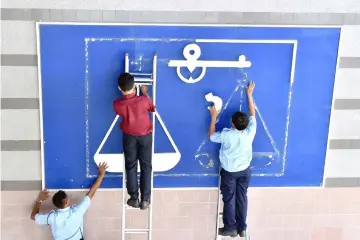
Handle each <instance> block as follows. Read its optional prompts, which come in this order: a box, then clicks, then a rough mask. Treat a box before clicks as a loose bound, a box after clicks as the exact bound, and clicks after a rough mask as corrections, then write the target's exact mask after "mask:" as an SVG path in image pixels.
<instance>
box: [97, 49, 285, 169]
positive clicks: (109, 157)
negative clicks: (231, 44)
mask: <svg viewBox="0 0 360 240" xmlns="http://www.w3.org/2000/svg"><path fill="white" fill-rule="evenodd" d="M183 55H184V58H185V59H186V60H171V61H169V64H168V66H169V67H176V72H177V75H178V77H179V78H180V80H182V81H183V82H185V83H197V82H199V81H200V80H202V79H203V77H204V76H205V74H206V69H207V68H240V69H243V68H250V67H251V62H250V61H247V60H246V57H245V56H244V55H240V56H239V58H238V61H216V60H215V61H211V60H199V57H200V55H201V49H200V47H199V46H198V45H196V44H189V45H187V46H186V47H185V48H184V50H183ZM127 61H128V59H127ZM154 61H156V58H154ZM127 64H128V63H127ZM155 66H156V63H155ZM181 67H186V68H188V70H189V71H190V73H192V72H193V71H194V70H195V69H196V68H198V67H200V68H201V69H202V71H201V74H200V75H199V76H198V77H196V78H195V79H193V78H192V77H189V78H188V79H187V78H185V77H184V76H182V74H181V72H180V69H181ZM246 78H247V77H245V79H244V80H243V81H239V82H238V84H237V85H236V87H235V89H234V90H233V92H232V94H231V96H230V97H229V98H228V100H227V102H226V103H225V104H224V106H223V103H222V99H221V98H220V97H218V96H214V95H213V94H212V93H209V94H207V95H206V96H205V99H206V100H207V101H208V102H213V103H214V105H215V107H216V108H217V109H218V110H220V109H221V111H220V113H219V115H218V119H219V118H220V117H221V114H222V113H223V112H224V111H225V110H226V108H227V106H228V105H229V103H230V102H231V100H232V98H233V96H234V95H235V94H236V93H237V92H238V90H239V89H241V91H240V93H241V97H242V95H243V89H244V87H245V83H246V80H247V79H246ZM255 105H256V104H255ZM241 107H242V104H241V103H240V110H241ZM256 110H257V113H258V116H259V118H260V120H261V123H262V124H263V126H264V129H265V132H266V134H267V135H268V137H269V139H270V142H271V144H272V146H273V148H274V152H255V153H254V156H256V155H258V156H266V157H267V158H269V159H274V158H275V157H277V156H278V155H279V151H278V150H277V147H276V145H275V142H274V140H273V138H272V136H271V134H270V132H269V131H268V128H267V126H266V124H265V122H264V119H263V117H262V115H261V113H260V111H259V109H258V108H257V107H256ZM154 118H155V119H154V121H156V119H157V120H158V121H159V123H160V126H161V127H162V129H163V130H164V132H165V134H166V135H167V138H168V139H169V141H170V143H171V145H172V147H173V149H174V151H175V152H163V153H154V156H153V160H152V161H153V171H154V172H164V171H168V170H170V169H172V168H173V167H175V166H176V164H177V163H178V162H179V161H180V158H181V153H180V151H179V149H178V148H177V146H176V144H175V142H174V140H173V138H172V137H171V135H170V133H169V131H168V129H167V128H166V126H165V124H164V121H163V120H162V118H161V116H160V114H159V112H155V114H154ZM118 121H119V116H116V117H115V118H114V120H113V122H112V124H111V126H110V127H109V129H108V131H107V132H106V134H105V136H104V138H103V140H102V141H101V143H100V145H99V147H98V149H97V151H96V153H95V155H94V160H95V163H96V164H97V165H98V164H99V163H101V162H107V164H108V169H107V171H108V172H123V160H124V154H123V153H101V150H102V148H103V146H104V144H105V143H106V141H107V139H108V138H109V136H110V133H111V132H112V130H113V129H114V127H115V125H116V124H117V122H118ZM153 131H154V132H155V129H154V130H153ZM207 141H208V137H207V136H206V137H205V138H204V140H203V141H202V142H201V144H200V146H199V147H198V149H197V151H196V153H195V159H197V160H198V161H199V164H200V165H201V166H203V167H205V168H210V167H213V166H214V160H213V159H212V157H211V156H210V155H209V154H208V153H206V152H203V151H202V149H203V146H204V145H205V144H206V142H207ZM205 159H206V160H205ZM139 170H140V169H138V171H139Z"/></svg>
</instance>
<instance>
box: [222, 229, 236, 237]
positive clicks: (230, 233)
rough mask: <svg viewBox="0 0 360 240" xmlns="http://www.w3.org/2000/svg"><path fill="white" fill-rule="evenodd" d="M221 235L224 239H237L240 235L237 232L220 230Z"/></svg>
mask: <svg viewBox="0 0 360 240" xmlns="http://www.w3.org/2000/svg"><path fill="white" fill-rule="evenodd" d="M219 235H220V236H224V237H237V235H238V233H237V231H236V230H232V231H228V230H225V228H223V227H222V228H219Z"/></svg>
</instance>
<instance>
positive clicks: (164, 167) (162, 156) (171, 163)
mask: <svg viewBox="0 0 360 240" xmlns="http://www.w3.org/2000/svg"><path fill="white" fill-rule="evenodd" d="M154 117H155V118H157V119H158V120H159V123H160V125H161V127H162V129H163V130H164V132H165V134H166V135H167V137H168V139H169V141H170V143H171V145H172V147H173V149H174V150H175V152H164V153H154V155H153V159H152V167H153V171H154V172H164V171H168V170H170V169H172V168H173V167H175V166H176V164H177V163H178V162H179V161H180V158H181V154H180V152H179V149H178V148H177V146H176V144H175V142H174V140H173V139H172V137H171V135H170V133H169V131H168V129H167V128H166V126H165V124H164V122H163V120H162V119H161V116H160V115H159V113H158V112H155V113H154ZM118 120H119V116H118V115H117V116H116V117H115V118H114V120H113V122H112V124H111V126H110V127H109V129H108V131H107V132H106V134H105V137H104V138H103V140H102V141H101V143H100V145H99V147H98V149H97V151H96V153H95V155H94V161H95V163H96V164H97V165H99V163H101V162H106V163H107V165H108V169H107V172H114V173H119V172H123V171H124V154H123V153H100V152H101V149H102V148H103V146H104V145H105V143H106V141H107V139H108V138H109V136H110V133H111V131H112V130H113V128H114V127H115V125H116V123H117V122H118ZM153 121H154V122H155V121H156V119H153ZM153 126H154V129H153V133H154V134H155V124H154V123H153ZM153 139H154V138H153ZM154 145H155V143H154ZM138 171H140V169H139V168H138Z"/></svg>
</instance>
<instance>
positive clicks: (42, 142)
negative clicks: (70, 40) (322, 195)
mask: <svg viewBox="0 0 360 240" xmlns="http://www.w3.org/2000/svg"><path fill="white" fill-rule="evenodd" d="M40 25H74V26H77V25H79V26H189V27H249V28H262V27H263V28H339V29H340V40H341V33H342V31H341V30H342V27H343V26H342V25H251V24H173V23H169V24H165V23H163V24H155V23H96V22H94V23H83V22H36V46H37V49H36V53H37V58H38V82H39V110H40V131H41V132H40V139H41V150H40V154H41V178H42V188H45V155H44V128H43V107H42V81H41V54H40ZM339 48H340V41H339V46H338V50H339ZM337 58H338V59H337V60H338V61H337V66H336V70H335V71H336V72H337V70H338V63H339V51H338V56H337ZM334 81H335V80H334ZM332 101H333V102H332V106H333V104H334V99H332ZM329 126H330V122H329ZM328 144H329V139H328ZM327 149H328V146H327ZM326 151H327V150H326ZM325 170H326V158H325V166H324V173H323V185H322V186H316V187H301V186H299V187H254V188H258V189H279V188H281V189H284V188H287V189H297V188H312V189H313V188H324V181H325V173H326V171H325ZM117 189H119V188H101V189H99V191H112V190H117ZM121 189H122V188H121ZM155 189H159V190H165V189H168V190H194V189H196V190H199V189H206V190H210V189H218V188H216V187H204V188H193V187H180V188H176V187H174V188H170V189H169V188H155ZM49 190H57V189H49ZM66 190H67V191H85V189H66Z"/></svg>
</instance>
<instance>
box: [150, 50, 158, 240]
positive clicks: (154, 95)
mask: <svg viewBox="0 0 360 240" xmlns="http://www.w3.org/2000/svg"><path fill="white" fill-rule="evenodd" d="M156 70H157V55H156V54H155V56H154V59H153V75H152V79H153V86H152V92H153V94H152V98H153V104H154V105H155V106H156V77H157V74H156ZM152 124H153V132H152V146H151V149H152V150H151V151H152V152H151V165H152V162H153V159H154V149H155V125H156V116H155V113H153V114H152ZM153 196H154V173H153V170H151V194H150V206H149V212H148V227H149V234H148V240H151V239H152V223H153V217H152V215H153V207H152V206H153V199H154V198H153Z"/></svg>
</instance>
